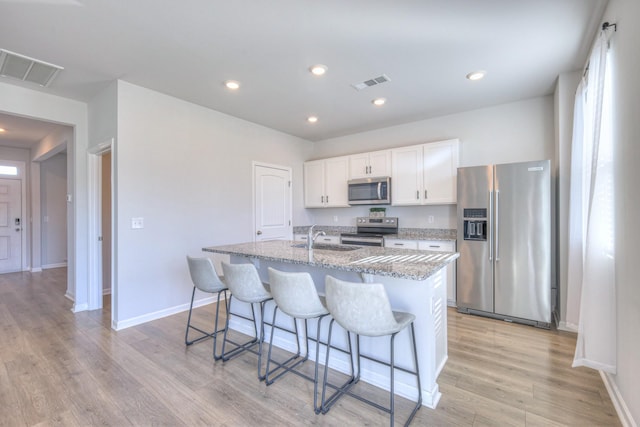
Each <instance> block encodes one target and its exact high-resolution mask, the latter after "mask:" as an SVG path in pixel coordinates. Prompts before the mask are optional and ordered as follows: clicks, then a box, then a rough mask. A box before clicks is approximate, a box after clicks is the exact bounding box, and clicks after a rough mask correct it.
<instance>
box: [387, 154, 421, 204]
mask: <svg viewBox="0 0 640 427" xmlns="http://www.w3.org/2000/svg"><path fill="white" fill-rule="evenodd" d="M391 162H392V165H391V169H392V178H391V188H392V193H391V204H392V205H395V206H402V205H419V204H421V203H422V197H421V195H420V192H421V190H422V188H421V187H422V167H423V166H422V164H423V156H422V146H412V147H405V148H397V149H394V150H391Z"/></svg>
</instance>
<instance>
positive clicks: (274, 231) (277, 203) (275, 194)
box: [254, 164, 293, 241]
mask: <svg viewBox="0 0 640 427" xmlns="http://www.w3.org/2000/svg"><path fill="white" fill-rule="evenodd" d="M254 177H255V178H254V179H255V182H254V188H255V240H256V241H261V240H287V239H291V238H292V230H293V228H292V225H291V170H290V169H288V168H285V167H278V166H268V165H259V164H255V165H254Z"/></svg>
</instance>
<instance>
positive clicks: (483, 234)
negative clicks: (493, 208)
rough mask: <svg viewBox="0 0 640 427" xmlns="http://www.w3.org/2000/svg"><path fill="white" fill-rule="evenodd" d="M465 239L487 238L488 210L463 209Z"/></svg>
mask: <svg viewBox="0 0 640 427" xmlns="http://www.w3.org/2000/svg"><path fill="white" fill-rule="evenodd" d="M463 216H464V218H463V224H464V230H463V233H464V240H480V241H486V240H487V210H486V209H484V208H483V209H480V208H472V209H468V208H465V209H463Z"/></svg>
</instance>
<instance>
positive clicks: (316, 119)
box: [307, 116, 318, 123]
mask: <svg viewBox="0 0 640 427" xmlns="http://www.w3.org/2000/svg"><path fill="white" fill-rule="evenodd" d="M307 121H308V122H309V123H316V122H317V121H318V118H317V117H316V116H309V117H307Z"/></svg>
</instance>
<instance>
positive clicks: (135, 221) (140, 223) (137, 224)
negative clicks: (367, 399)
mask: <svg viewBox="0 0 640 427" xmlns="http://www.w3.org/2000/svg"><path fill="white" fill-rule="evenodd" d="M131 228H132V229H137V228H144V218H131Z"/></svg>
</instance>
